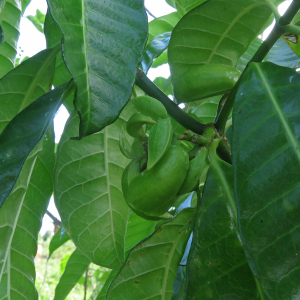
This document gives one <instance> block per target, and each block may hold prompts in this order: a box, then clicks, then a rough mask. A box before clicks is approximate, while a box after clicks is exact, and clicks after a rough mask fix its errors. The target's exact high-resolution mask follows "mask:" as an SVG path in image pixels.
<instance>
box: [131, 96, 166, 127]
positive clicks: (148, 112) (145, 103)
mask: <svg viewBox="0 0 300 300" xmlns="http://www.w3.org/2000/svg"><path fill="white" fill-rule="evenodd" d="M132 104H133V106H134V107H135V109H136V110H137V111H138V112H140V113H141V114H143V115H145V116H147V117H150V118H151V119H153V120H155V121H157V120H159V119H166V118H168V113H167V110H166V109H165V107H164V106H163V104H162V103H161V102H159V101H158V100H157V99H155V98H152V97H149V96H141V97H137V98H134V99H133V100H132Z"/></svg>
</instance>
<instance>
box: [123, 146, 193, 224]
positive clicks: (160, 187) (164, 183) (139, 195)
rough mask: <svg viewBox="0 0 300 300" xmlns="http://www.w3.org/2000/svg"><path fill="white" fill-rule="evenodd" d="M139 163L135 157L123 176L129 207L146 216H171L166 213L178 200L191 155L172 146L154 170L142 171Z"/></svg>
mask: <svg viewBox="0 0 300 300" xmlns="http://www.w3.org/2000/svg"><path fill="white" fill-rule="evenodd" d="M138 166H139V165H138V163H137V161H135V160H134V161H133V162H131V163H130V164H129V165H128V167H127V168H126V169H125V170H124V173H123V176H122V189H123V194H124V197H125V200H126V202H127V204H128V206H129V207H130V208H131V209H132V210H133V211H134V212H135V213H136V214H138V215H139V216H141V217H143V218H146V219H156V218H159V219H160V218H162V217H168V215H164V214H165V213H166V212H167V211H168V209H169V208H170V207H171V206H172V204H173V202H174V201H175V200H176V194H177V192H178V190H179V188H180V186H181V185H182V183H183V181H184V178H185V174H186V172H187V170H188V166H189V158H188V154H187V153H186V152H185V151H184V150H183V149H182V148H181V147H179V146H172V147H171V148H170V149H169V150H168V151H167V153H166V154H165V156H164V157H163V158H162V159H161V160H160V161H159V162H158V163H157V164H156V165H155V166H154V167H153V168H152V169H151V170H145V171H144V172H142V173H140V172H139V171H138ZM163 215H164V216H163Z"/></svg>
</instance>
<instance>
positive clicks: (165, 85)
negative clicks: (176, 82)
mask: <svg viewBox="0 0 300 300" xmlns="http://www.w3.org/2000/svg"><path fill="white" fill-rule="evenodd" d="M153 82H154V83H155V84H156V85H157V86H158V87H159V88H160V89H161V90H162V91H163V92H164V93H165V94H166V95H173V86H172V82H171V77H168V78H164V77H156V78H155V79H154V81H153Z"/></svg>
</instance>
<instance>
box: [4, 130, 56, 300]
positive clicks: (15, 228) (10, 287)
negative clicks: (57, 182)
mask: <svg viewBox="0 0 300 300" xmlns="http://www.w3.org/2000/svg"><path fill="white" fill-rule="evenodd" d="M53 168H54V132H53V125H52V128H50V129H49V131H48V133H47V135H46V137H45V138H44V139H43V141H42V142H40V143H39V144H38V145H37V146H36V147H35V149H34V150H33V151H32V152H31V154H30V156H29V158H28V159H27V161H26V162H25V164H24V166H23V168H22V171H21V174H20V177H19V179H18V181H17V183H16V186H15V188H14V190H13V192H12V193H11V195H10V196H9V197H8V198H7V200H6V202H5V203H4V204H3V206H2V207H1V208H0V236H1V243H0V299H30V300H37V299H38V294H37V291H36V289H35V284H34V283H35V282H34V281H35V268H34V257H35V255H36V251H37V241H38V232H39V230H40V228H41V225H42V219H43V216H44V214H45V212H46V209H47V206H48V203H49V199H50V196H51V194H52V173H53Z"/></svg>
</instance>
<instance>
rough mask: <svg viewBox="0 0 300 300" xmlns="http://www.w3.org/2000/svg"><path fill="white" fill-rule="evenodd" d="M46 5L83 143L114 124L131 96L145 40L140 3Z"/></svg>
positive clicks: (56, 0) (79, 0) (57, 0)
mask: <svg viewBox="0 0 300 300" xmlns="http://www.w3.org/2000/svg"><path fill="white" fill-rule="evenodd" d="M48 4H49V7H50V11H51V14H52V16H53V18H54V20H55V21H56V22H57V23H58V24H59V26H60V28H61V29H62V32H63V36H64V39H63V55H64V59H65V61H66V63H67V65H68V68H69V69H70V71H71V73H72V75H73V78H74V80H75V82H76V84H77V93H76V99H75V107H76V109H77V111H78V112H79V115H80V131H79V137H80V138H82V137H84V136H86V135H90V134H92V133H95V132H98V131H100V130H101V129H103V128H104V127H105V126H107V125H109V124H111V123H113V122H114V121H115V120H116V119H117V118H118V116H119V114H120V112H121V111H122V109H123V108H124V106H125V104H126V103H127V101H128V99H129V98H130V96H131V93H132V87H133V84H134V81H135V75H136V71H137V67H138V64H139V63H140V61H141V59H142V52H143V48H144V45H145V42H146V39H147V24H148V23H147V15H146V12H145V9H144V1H142V0H129V1H126V2H124V1H121V0H118V1H112V0H109V1H101V2H99V1H87V0H76V1H72V2H70V1H61V0H48ZM62 12H63V13H62ZM128 16H130V18H129V17H128ZM74 49H76V50H74Z"/></svg>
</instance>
